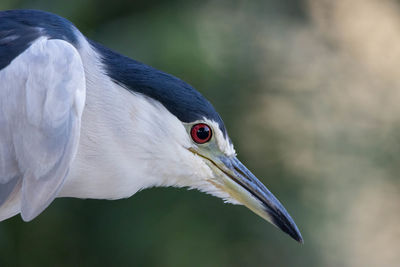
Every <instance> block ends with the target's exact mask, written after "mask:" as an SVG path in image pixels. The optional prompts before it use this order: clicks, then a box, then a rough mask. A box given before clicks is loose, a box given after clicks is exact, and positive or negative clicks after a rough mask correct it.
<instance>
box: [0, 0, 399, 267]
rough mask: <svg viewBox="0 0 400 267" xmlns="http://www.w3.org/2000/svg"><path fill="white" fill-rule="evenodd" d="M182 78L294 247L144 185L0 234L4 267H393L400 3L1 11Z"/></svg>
mask: <svg viewBox="0 0 400 267" xmlns="http://www.w3.org/2000/svg"><path fill="white" fill-rule="evenodd" d="M0 8H1V9H15V8H34V9H41V10H46V11H50V12H54V13H57V14H59V15H61V16H64V17H66V18H68V19H69V20H71V21H72V22H73V23H74V24H75V25H76V26H77V27H78V28H79V29H80V30H81V31H82V32H83V33H84V34H85V35H87V36H88V37H89V38H92V39H94V40H96V41H99V42H100V43H103V44H105V45H106V46H108V47H110V48H113V49H114V50H117V51H119V52H121V53H123V54H125V55H128V56H130V57H132V58H134V59H137V60H139V61H142V62H144V63H147V64H149V65H152V66H154V67H156V68H158V69H161V70H163V71H165V72H168V73H171V74H173V75H175V76H178V77H180V78H181V79H183V80H185V81H187V82H189V83H190V84H192V85H193V86H194V87H195V88H197V89H198V90H199V91H200V92H201V93H203V95H205V96H206V97H207V98H208V99H209V100H210V101H211V102H212V103H213V104H214V106H215V107H216V109H217V110H218V111H219V113H220V114H221V116H222V118H224V121H225V124H226V126H227V128H228V131H229V134H230V137H231V138H232V140H233V142H234V144H235V145H236V150H237V152H238V154H239V158H240V159H241V160H242V161H243V162H244V163H245V164H246V165H247V166H248V167H249V169H251V170H252V171H253V172H254V173H255V174H256V175H257V176H258V177H259V178H260V180H261V181H263V182H264V183H265V184H266V185H267V186H268V187H269V188H270V189H271V191H272V192H274V193H275V195H276V196H277V197H278V198H279V199H280V200H281V201H282V203H283V204H284V205H285V207H286V208H287V209H288V211H289V212H290V214H291V215H292V216H293V218H294V219H295V221H296V223H297V225H298V226H299V228H300V230H301V231H302V234H303V237H304V239H305V244H304V245H299V244H297V243H296V242H295V241H293V240H291V239H290V238H289V237H288V236H287V235H285V234H284V233H282V232H280V231H279V230H277V229H276V228H274V227H273V226H271V225H270V224H268V223H266V222H265V221H263V220H262V219H260V218H259V217H257V216H256V215H254V214H252V213H251V212H250V211H248V210H247V209H245V208H244V207H241V206H233V205H225V204H223V202H222V201H221V200H219V199H217V198H213V197H211V196H208V195H204V194H202V193H199V192H197V191H187V190H182V189H174V188H155V189H150V190H145V191H143V192H140V193H138V194H136V195H134V196H133V197H131V198H129V199H125V200H118V201H104V200H78V199H58V200H56V201H55V202H54V203H53V204H52V205H51V206H50V207H49V208H48V209H47V210H46V211H45V212H44V213H43V214H41V215H40V216H39V217H38V218H37V219H35V220H34V221H32V222H30V223H24V222H22V220H21V218H20V217H19V216H16V217H14V218H12V219H9V220H7V221H4V222H1V223H0V266H363V267H364V266H399V262H400V227H399V223H400V182H399V179H398V173H399V169H400V164H399V155H400V134H399V130H400V116H399V114H400V113H399V112H400V104H399V103H400V79H399V77H400V76H399V70H400V1H395V0H384V1H374V0H336V1H329V0H318V1H317V0H315V1H312V0H284V1H283V0H258V1H255V0H254V1H223V0H211V1H184V0H176V1H160V0H149V1H133V0H113V1H109V0H101V1H95V0H71V1H58V2H57V1H52V0H0Z"/></svg>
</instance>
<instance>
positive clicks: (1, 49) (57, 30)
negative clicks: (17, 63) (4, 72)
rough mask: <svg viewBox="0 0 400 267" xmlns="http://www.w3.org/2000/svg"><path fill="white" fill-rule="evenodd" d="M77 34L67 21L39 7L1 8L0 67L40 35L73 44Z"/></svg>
mask: <svg viewBox="0 0 400 267" xmlns="http://www.w3.org/2000/svg"><path fill="white" fill-rule="evenodd" d="M76 33H77V29H76V27H75V26H74V25H73V24H72V23H71V22H70V21H68V20H67V19H64V18H62V17H60V16H58V15H55V14H51V13H48V12H44V11H38V10H6V11H0V70H1V69H3V68H5V67H7V66H8V65H9V64H10V63H11V61H12V60H13V59H15V58H16V57H17V56H19V55H20V54H21V53H23V52H24V51H25V50H26V49H27V48H28V47H29V46H30V45H31V44H32V43H33V42H34V41H35V40H36V39H38V38H40V37H44V36H45V37H47V38H48V39H60V40H64V41H66V42H68V43H70V44H72V45H75V44H77V39H78V38H77V34H76Z"/></svg>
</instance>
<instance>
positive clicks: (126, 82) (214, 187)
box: [94, 44, 303, 242]
mask: <svg viewBox="0 0 400 267" xmlns="http://www.w3.org/2000/svg"><path fill="white" fill-rule="evenodd" d="M94 45H95V46H96V47H97V49H98V51H100V53H101V54H102V55H103V56H102V58H103V61H104V65H105V66H107V74H108V75H109V77H111V79H113V80H114V81H115V82H116V83H118V84H120V85H122V86H123V87H125V88H126V89H128V91H130V92H131V93H132V94H133V96H134V98H133V99H134V103H133V102H132V110H133V111H132V114H133V115H132V116H131V118H132V119H133V125H134V130H133V131H132V135H130V137H129V138H131V139H132V140H136V142H135V144H134V148H133V149H136V151H139V150H140V152H139V153H131V155H133V154H135V155H137V157H139V158H140V159H141V160H142V161H141V162H142V163H141V164H136V165H135V170H138V169H146V171H144V172H142V173H144V174H145V176H146V177H143V179H146V183H143V185H142V188H147V187H151V186H177V187H188V188H194V189H198V190H200V191H202V192H206V193H209V194H212V195H214V196H217V197H220V198H222V199H224V200H225V201H226V202H229V203H233V204H242V205H245V206H246V207H248V208H249V209H250V210H252V211H253V212H255V213H256V214H258V215H259V216H261V217H262V218H264V219H265V220H267V221H269V222H270V223H272V224H273V225H275V226H277V227H278V228H280V229H281V230H283V231H284V232H286V233H287V234H289V235H290V236H291V237H292V238H294V239H295V240H297V241H299V242H303V240H302V237H301V234H300V232H299V230H298V228H297V226H296V224H295V223H294V221H293V219H292V218H291V217H290V215H289V214H288V212H287V211H286V210H285V208H284V207H283V206H282V204H281V203H280V202H279V201H278V200H277V199H276V198H275V196H274V195H273V194H272V193H271V192H270V191H269V190H268V189H267V188H266V187H265V186H264V185H263V184H262V183H261V182H260V181H259V180H258V179H257V178H256V177H255V176H254V175H253V174H252V173H251V172H250V171H249V170H248V169H247V168H246V167H245V166H244V165H243V164H242V163H241V162H240V161H239V160H238V158H237V157H236V152H235V150H234V147H233V144H232V142H231V140H230V138H229V136H228V134H227V131H226V128H225V125H224V123H223V121H222V119H221V117H220V116H219V114H218V113H217V112H216V111H215V109H214V107H213V106H212V105H211V104H210V102H209V101H207V100H206V99H205V98H204V97H203V96H202V95H201V94H200V93H199V92H198V91H196V90H195V89H194V88H193V87H191V86H190V85H189V84H187V83H185V82H183V81H181V80H180V79H178V78H175V77H174V76H171V75H169V74H166V73H163V72H161V71H158V70H156V69H154V68H151V67H149V66H146V65H144V64H142V63H139V62H136V61H132V60H130V59H127V58H124V57H121V56H120V55H117V54H114V53H113V52H110V51H104V50H102V49H104V48H102V47H101V46H99V45H98V44H94ZM124 61H126V62H124ZM137 162H139V161H137Z"/></svg>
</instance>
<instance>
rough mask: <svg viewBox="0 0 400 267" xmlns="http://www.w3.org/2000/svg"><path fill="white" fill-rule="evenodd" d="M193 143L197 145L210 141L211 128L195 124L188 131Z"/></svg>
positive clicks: (202, 124)
mask: <svg viewBox="0 0 400 267" xmlns="http://www.w3.org/2000/svg"><path fill="white" fill-rule="evenodd" d="M190 134H191V136H192V139H193V141H195V142H196V143H198V144H204V143H206V142H208V141H210V139H211V136H212V131H211V128H210V127H209V126H208V125H207V124H204V123H199V124H195V125H193V127H192V130H191V131H190Z"/></svg>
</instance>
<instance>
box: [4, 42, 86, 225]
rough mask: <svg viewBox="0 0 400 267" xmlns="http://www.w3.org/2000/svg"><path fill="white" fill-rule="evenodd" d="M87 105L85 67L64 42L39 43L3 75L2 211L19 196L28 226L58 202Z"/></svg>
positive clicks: (19, 57) (73, 49)
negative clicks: (47, 208) (16, 195)
mask: <svg viewBox="0 0 400 267" xmlns="http://www.w3.org/2000/svg"><path fill="white" fill-rule="evenodd" d="M84 102H85V75H84V69H83V64H82V61H81V58H80V55H79V53H78V51H77V50H76V49H75V48H74V47H73V46H72V45H71V44H69V43H68V42H66V41H62V40H48V39H47V38H39V39H37V40H36V41H35V42H33V43H32V44H31V46H30V47H29V48H28V49H27V50H26V51H24V52H23V53H22V54H20V55H19V56H18V57H17V58H15V59H14V60H13V61H12V62H11V64H10V65H9V66H7V67H6V68H4V69H2V70H1V71H0V104H1V110H0V111H1V113H0V167H1V169H0V205H1V206H0V211H1V209H2V208H3V206H4V207H7V203H6V202H7V201H8V200H10V199H12V198H13V194H15V193H17V194H20V205H19V209H20V210H19V212H21V215H22V218H23V219H24V220H26V221H29V220H31V219H33V218H34V217H36V216H37V215H38V214H39V213H41V212H42V211H43V210H44V209H45V208H46V207H47V206H48V205H49V204H50V203H51V202H52V201H53V200H54V198H55V197H56V196H57V193H58V191H59V190H60V189H61V187H62V185H63V182H64V180H65V178H66V176H67V175H68V170H69V168H70V165H71V163H72V161H73V159H74V156H75V154H76V151H77V147H78V143H79V134H80V121H81V116H82V111H83V107H84ZM18 181H20V182H18ZM14 213H15V212H14ZM0 214H1V212H0ZM1 218H2V217H1V215H0V219H1Z"/></svg>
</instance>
